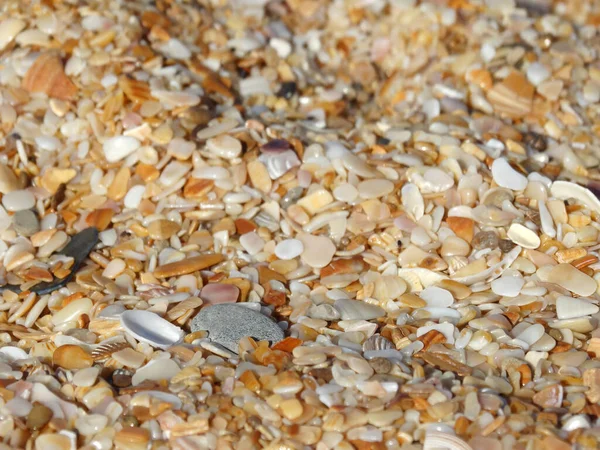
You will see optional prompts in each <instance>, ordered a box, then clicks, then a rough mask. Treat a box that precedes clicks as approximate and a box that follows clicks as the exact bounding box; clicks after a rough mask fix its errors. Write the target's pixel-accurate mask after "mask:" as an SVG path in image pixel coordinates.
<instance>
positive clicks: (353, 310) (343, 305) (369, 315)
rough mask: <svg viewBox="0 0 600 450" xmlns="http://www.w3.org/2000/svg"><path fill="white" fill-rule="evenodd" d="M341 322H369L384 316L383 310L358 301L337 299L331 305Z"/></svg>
mask: <svg viewBox="0 0 600 450" xmlns="http://www.w3.org/2000/svg"><path fill="white" fill-rule="evenodd" d="M333 306H334V307H335V309H337V310H338V311H339V313H340V317H341V319H342V320H361V319H362V320H371V319H377V318H379V317H383V316H385V310H384V309H383V308H380V307H379V306H377V305H371V304H369V303H366V302H362V301H359V300H350V299H346V298H340V299H337V300H336V301H335V303H334V305H333Z"/></svg>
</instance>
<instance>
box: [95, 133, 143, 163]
mask: <svg viewBox="0 0 600 450" xmlns="http://www.w3.org/2000/svg"><path fill="white" fill-rule="evenodd" d="M140 145H141V143H140V141H138V140H137V139H136V138H134V137H132V136H115V137H112V138H110V139H107V140H106V141H104V144H103V145H102V149H103V150H104V156H105V158H106V160H107V161H108V162H111V163H113V162H117V161H121V160H122V159H124V158H127V157H128V156H129V155H131V154H132V153H133V152H135V151H136V150H137V149H138V148H140Z"/></svg>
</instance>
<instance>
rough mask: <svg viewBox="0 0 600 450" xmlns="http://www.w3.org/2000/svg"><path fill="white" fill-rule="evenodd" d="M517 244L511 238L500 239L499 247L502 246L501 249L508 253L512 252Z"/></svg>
mask: <svg viewBox="0 0 600 450" xmlns="http://www.w3.org/2000/svg"><path fill="white" fill-rule="evenodd" d="M516 246H517V244H515V243H514V242H513V241H511V240H510V239H500V240H499V241H498V247H499V248H500V251H501V252H502V253H508V252H510V251H511V250H512V249H513V248H515V247H516Z"/></svg>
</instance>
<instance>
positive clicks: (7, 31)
mask: <svg viewBox="0 0 600 450" xmlns="http://www.w3.org/2000/svg"><path fill="white" fill-rule="evenodd" d="M26 26H27V23H26V22H24V21H22V20H20V19H6V20H3V21H2V22H0V50H4V47H6V46H7V45H8V44H9V43H10V42H11V41H12V40H13V39H14V38H15V37H16V36H17V35H18V34H19V33H20V32H21V31H23V29H24V28H25V27H26Z"/></svg>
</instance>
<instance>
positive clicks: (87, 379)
mask: <svg viewBox="0 0 600 450" xmlns="http://www.w3.org/2000/svg"><path fill="white" fill-rule="evenodd" d="M99 374H100V368H99V367H88V368H87V369H80V370H78V371H77V372H76V373H75V375H73V385H75V386H77V387H90V386H93V385H94V384H95V383H96V380H97V379H98V375H99Z"/></svg>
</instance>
